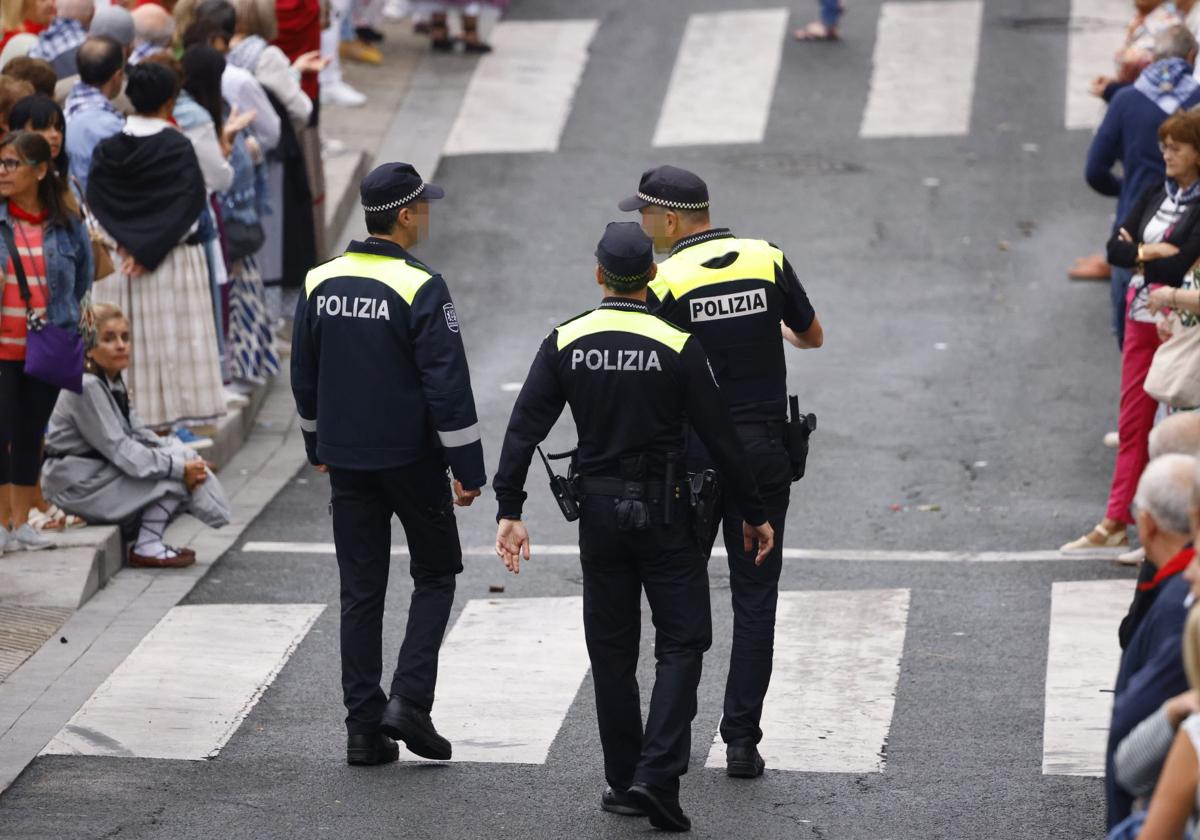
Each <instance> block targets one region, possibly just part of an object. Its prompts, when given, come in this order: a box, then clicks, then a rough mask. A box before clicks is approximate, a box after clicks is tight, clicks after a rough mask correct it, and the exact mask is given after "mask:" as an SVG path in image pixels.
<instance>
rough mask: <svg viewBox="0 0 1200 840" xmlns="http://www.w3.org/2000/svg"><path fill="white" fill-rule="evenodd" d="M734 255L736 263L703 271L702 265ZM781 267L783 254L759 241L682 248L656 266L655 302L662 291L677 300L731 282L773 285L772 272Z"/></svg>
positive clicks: (719, 241) (723, 241)
mask: <svg viewBox="0 0 1200 840" xmlns="http://www.w3.org/2000/svg"><path fill="white" fill-rule="evenodd" d="M734 251H736V252H737V259H735V260H734V261H733V262H731V263H730V264H729V265H727V266H725V267H724V268H705V267H704V263H706V262H708V261H710V260H714V259H718V258H720V257H723V256H725V255H726V254H728V253H730V252H734ZM782 267H783V252H782V251H780V250H779V249H778V248H776V247H775V246H774V245H772V244H771V243H769V242H766V241H764V240H762V239H712V240H709V241H708V242H701V243H700V244H698V245H692V246H690V247H688V248H684V249H683V250H682V251H680V252H679V253H678V254H675V255H674V256H672V257H668V258H667V259H665V260H663V261H662V262H661V263H659V266H658V276H657V277H655V278H654V282H656V283H660V284H661V286H660V288H662V289H663V291H662V292H660V291H659V290H658V289H655V292H654V293H655V294H657V295H658V296H659V299H660V300H661V299H663V298H664V297H665V296H666V295H665V292H666V291H670V293H671V294H672V295H673V296H674V298H675V299H676V300H679V299H680V298H682V297H683V296H684V295H686V294H688V293H689V292H692V291H695V290H696V289H698V288H701V287H702V286H710V285H713V284H715V283H727V282H729V281H731V280H764V281H766V282H768V283H774V282H775V269H776V268H782Z"/></svg>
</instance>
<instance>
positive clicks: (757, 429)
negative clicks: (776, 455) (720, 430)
mask: <svg viewBox="0 0 1200 840" xmlns="http://www.w3.org/2000/svg"><path fill="white" fill-rule="evenodd" d="M733 425H734V426H735V427H736V428H737V433H738V437H740V438H741V439H742V440H778V439H779V438H782V437H783V432H784V427H785V426H786V424H785V423H784V422H783V421H782V420H748V421H745V422H739V421H736V420H735V421H734V424H733Z"/></svg>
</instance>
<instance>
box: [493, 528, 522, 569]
mask: <svg viewBox="0 0 1200 840" xmlns="http://www.w3.org/2000/svg"><path fill="white" fill-rule="evenodd" d="M496 554H497V555H498V556H499V557H500V559H501V560H503V561H504V568H506V569H508V570H509V571H510V572H512V573H513V574H514V575H519V574H521V558H522V557H524V558H525V560H526V561H528V560H529V532H528V531H526V530H525V524H524V523H523V522H521V520H519V519H501V520H500V526H499V527H498V528H497V529H496Z"/></svg>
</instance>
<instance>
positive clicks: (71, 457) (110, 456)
mask: <svg viewBox="0 0 1200 840" xmlns="http://www.w3.org/2000/svg"><path fill="white" fill-rule="evenodd" d="M94 314H95V326H96V332H95V340H94V342H93V345H92V347H91V348H90V349H89V350H88V368H87V373H85V374H84V377H83V393H81V394H70V393H68V394H65V395H64V396H63V398H62V399H60V400H59V401H58V405H57V406H56V407H55V409H54V414H53V415H52V416H51V418H50V431H49V433H48V434H47V436H46V466H45V475H44V478H43V482H44V484H45V490H46V495H47V496H49V497H50V498H51V499H52V500H53V501H54V502H55V503H56V504H58V505H59V506H60V507H62V508H63V509H64V510H69V511H72V512H75V513H79V514H82V515H84V516H86V517H87V518H88V519H89V520H91V521H93V522H111V523H114V524H119V525H122V526H125V527H126V530H128V531H130V532H132V530H133V528H134V527H136V528H137V537H136V539H135V540H134V543H133V546H132V547H131V548H130V552H129V563H130V565H132V566H147V567H178V566H187V565H190V564H191V563H193V562H195V559H196V554H195V552H194V551H192V550H191V549H189V548H174V547H172V546H169V545H167V544H166V543H164V542H163V535H164V534H165V533H166V529H167V525H168V524H169V523H170V521H171V520H172V519H173V518H174V517H176V516H177V515H178V514H180V513H183V512H187V513H191V514H192V515H194V516H196V517H197V518H198V519H200V520H201V521H202V522H204V523H205V524H206V525H209V526H211V527H213V528H220V527H222V526H223V525H226V524H228V523H229V503H228V501H227V500H226V498H225V494H224V491H223V490H222V489H221V485H220V482H218V481H217V479H216V477H215V476H214V475H213V474H212V473H211V472H210V471H209V469H208V465H207V464H205V462H204V461H203V460H202V459H200V457H199V456H197V455H196V453H194V452H192V451H191V450H190V449H188V448H186V447H185V446H184V445H183V444H181V443H179V442H178V441H175V440H174V439H172V438H161V437H159V436H158V435H156V434H154V432H152V431H150V430H149V429H147V428H146V427H145V426H144V425H142V423H141V421H140V420H139V419H138V415H137V412H136V411H135V410H134V408H133V406H132V405H131V404H130V396H129V392H128V390H127V389H126V387H125V383H124V380H123V378H122V374H123V373H124V371H125V370H126V368H127V367H128V366H129V353H130V349H131V347H132V341H131V335H130V324H129V321H128V320H127V319H126V318H125V316H124V314H123V313H122V312H121V310H120V309H118V308H117V307H115V306H112V305H110V304H98V305H97V306H96V307H95V313H94Z"/></svg>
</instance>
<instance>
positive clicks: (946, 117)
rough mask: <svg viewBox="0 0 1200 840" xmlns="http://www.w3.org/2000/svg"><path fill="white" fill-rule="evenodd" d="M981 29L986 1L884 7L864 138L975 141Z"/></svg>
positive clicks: (953, 0)
mask: <svg viewBox="0 0 1200 840" xmlns="http://www.w3.org/2000/svg"><path fill="white" fill-rule="evenodd" d="M982 22H983V3H982V2H980V0H932V1H931V2H930V1H929V0H927V2H916V3H910V2H888V3H884V4H883V8H882V9H881V10H880V14H879V29H878V35H877V37H876V40H875V58H874V70H873V71H872V73H871V88H870V93H869V94H868V97H867V108H866V111H864V112H863V121H862V129H861V130H860V131H859V134H860V135H861V136H862V137H939V136H957V135H963V134H966V133H968V132H969V131H970V129H971V101H972V99H973V97H974V95H975V69H976V65H977V64H978V60H979V30H980V27H981V25H982ZM933 44H936V45H937V47H936V48H935V47H933V46H932V45H933Z"/></svg>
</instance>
